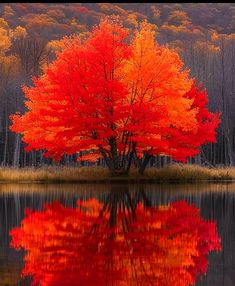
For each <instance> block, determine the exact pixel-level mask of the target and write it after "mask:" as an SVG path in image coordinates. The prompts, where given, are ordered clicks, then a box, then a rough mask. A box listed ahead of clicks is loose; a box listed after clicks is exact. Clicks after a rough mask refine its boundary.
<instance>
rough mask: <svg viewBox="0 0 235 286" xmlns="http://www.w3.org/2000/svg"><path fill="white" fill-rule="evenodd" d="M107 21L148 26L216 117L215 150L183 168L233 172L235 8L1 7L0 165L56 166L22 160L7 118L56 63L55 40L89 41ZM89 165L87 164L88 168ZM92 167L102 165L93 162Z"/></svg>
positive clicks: (160, 159) (160, 161)
mask: <svg viewBox="0 0 235 286" xmlns="http://www.w3.org/2000/svg"><path fill="white" fill-rule="evenodd" d="M106 15H117V16H119V17H120V19H121V20H122V21H123V23H124V26H125V27H127V28H129V29H134V28H135V27H136V26H138V23H139V22H141V21H143V20H147V21H148V22H149V23H151V24H152V25H153V27H154V30H155V32H156V41H157V42H158V43H159V44H164V45H165V46H166V47H170V48H172V49H175V50H176V51H177V52H178V53H179V54H180V57H181V59H182V61H183V62H184V64H185V68H188V69H189V70H190V76H191V77H195V78H196V80H197V84H199V83H200V82H202V83H201V84H202V88H206V90H207V94H208V109H209V110H210V111H212V112H220V114H221V115H220V124H219V127H218V129H217V141H216V143H209V144H206V145H203V146H202V147H201V150H200V151H201V152H200V154H199V155H197V156H195V157H194V158H189V159H188V163H196V164H201V165H206V166H218V165H219V166H221V165H225V166H234V165H235V113H234V112H233V109H234V108H235V76H234V74H235V4H232V3H196V4H193V3H192V4H189V3H183V4H177V3H174V4H173V3H168V4H163V3H162V4H152V3H115V4H114V3H82V4H80V3H64V4H53V3H50V4H49V3H1V4H0V61H1V65H0V97H1V105H0V165H1V166H3V167H4V166H14V167H25V166H42V165H47V164H49V165H50V164H55V163H54V162H52V160H51V159H49V158H45V157H43V150H39V151H31V152H26V151H25V150H24V148H25V144H24V143H23V142H22V138H21V135H20V134H16V133H14V132H12V131H10V129H9V127H10V125H11V124H12V122H11V120H10V118H9V116H10V115H11V114H14V113H15V112H20V113H22V112H24V111H25V106H24V100H25V98H24V93H23V91H22V86H23V85H26V86H32V79H33V77H38V76H40V75H41V74H42V70H43V68H45V67H46V66H48V65H49V63H51V62H52V61H53V60H54V59H55V53H56V51H58V50H60V48H61V46H60V40H61V39H62V38H63V37H64V36H67V37H70V36H71V35H74V34H80V35H81V37H84V38H87V37H88V36H89V34H90V32H91V28H92V26H93V25H96V24H99V22H100V19H101V18H102V17H104V16H106ZM81 155H83V154H77V153H75V154H73V155H64V156H63V158H62V159H61V162H60V163H61V164H64V165H75V164H76V165H78V166H79V165H84V164H85V163H84V162H83V161H81V162H77V161H76V159H77V157H79V156H81ZM170 162H172V159H171V158H170V157H166V156H155V157H153V158H152V159H151V161H150V163H149V164H150V165H151V166H164V165H165V164H168V163H170ZM86 164H87V163H86ZM95 164H98V165H103V164H104V160H103V159H99V161H98V162H97V163H95Z"/></svg>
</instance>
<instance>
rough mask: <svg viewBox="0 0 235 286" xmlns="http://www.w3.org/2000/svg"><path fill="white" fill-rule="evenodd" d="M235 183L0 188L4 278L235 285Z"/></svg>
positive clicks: (50, 285)
mask: <svg viewBox="0 0 235 286" xmlns="http://www.w3.org/2000/svg"><path fill="white" fill-rule="evenodd" d="M234 202H235V184H220V185H217V184H208V185H206V184H205V185H204V184H200V185H192V184H190V185H181V184H171V185H160V184H140V185H135V184H132V185H125V184H120V185H109V184H104V185H102V184H99V185H90V184H84V185H78V184H68V185H65V184H55V185H53V184H50V185H47V184H15V185H14V184H1V185H0V220H1V221H0V285H4V286H6V285H24V286H27V285H32V283H33V282H34V283H35V285H41V286H64V285H68V286H73V285H82V286H83V285H84V286H85V285H86V286H87V285H88V286H93V285H97V286H99V285H103V286H106V285H107V286H111V285H112V286H124V285H131V286H132V285H133V286H134V285H143V286H145V285H146V286H147V285H160V286H178V285H179V286H182V285H185V286H187V285H197V286H199V285H205V286H217V285H218V286H235V206H234Z"/></svg>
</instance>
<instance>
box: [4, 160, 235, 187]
mask: <svg viewBox="0 0 235 286" xmlns="http://www.w3.org/2000/svg"><path fill="white" fill-rule="evenodd" d="M224 180H229V181H232V180H235V168H232V167H231V168H230V167H228V168H217V169H211V168H207V167H202V166H198V165H188V164H187V165H184V164H174V165H169V166H166V167H164V168H147V169H146V170H145V173H144V175H140V174H138V172H137V170H136V169H131V170H130V173H129V175H128V176H126V177H112V176H111V174H110V172H109V171H108V169H106V168H103V167H80V168H79V167H53V166H49V167H42V168H20V169H16V168H0V182H46V183H54V182H81V183H85V182H88V183H91V182H110V181H111V182H126V181H130V182H132V181H143V182H144V181H146V182H151V181H154V182H195V181H224Z"/></svg>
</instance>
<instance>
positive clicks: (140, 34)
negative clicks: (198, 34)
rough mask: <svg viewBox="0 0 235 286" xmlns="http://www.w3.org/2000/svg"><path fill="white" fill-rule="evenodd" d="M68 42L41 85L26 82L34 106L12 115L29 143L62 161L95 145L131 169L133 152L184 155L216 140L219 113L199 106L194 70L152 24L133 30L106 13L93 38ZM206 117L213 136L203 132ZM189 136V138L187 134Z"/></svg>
mask: <svg viewBox="0 0 235 286" xmlns="http://www.w3.org/2000/svg"><path fill="white" fill-rule="evenodd" d="M62 46H64V49H63V50H62V51H61V52H59V53H57V59H56V60H55V61H54V62H53V63H52V64H51V65H50V66H49V67H48V68H47V69H46V70H45V72H44V75H42V76H41V77H40V78H38V79H34V85H35V86H34V87H25V88H24V92H25V95H26V98H27V101H26V106H27V108H28V112H26V113H25V115H23V116H20V115H18V114H16V115H14V116H12V120H13V126H12V127H11V130H13V131H15V132H20V133H22V134H23V140H24V142H26V143H27V144H28V147H27V150H32V149H38V148H42V149H44V150H46V153H45V155H46V156H52V157H53V158H54V159H56V160H59V159H60V158H61V156H62V155H63V154H65V153H67V154H73V153H76V152H80V151H81V150H87V151H89V150H93V151H94V153H95V154H97V153H98V152H99V153H100V155H102V156H103V157H104V158H105V160H106V163H107V165H108V166H109V168H110V169H120V168H124V169H125V168H126V167H124V165H123V164H125V163H126V162H127V159H128V160H129V161H131V158H132V157H133V154H136V156H137V157H139V158H142V157H143V156H144V155H145V154H149V155H158V154H166V155H170V156H172V157H173V159H178V160H181V161H185V160H186V159H187V157H189V156H192V155H195V154H197V153H198V152H199V147H200V145H201V144H203V143H205V142H210V141H214V140H215V129H216V127H217V125H218V115H213V114H212V113H206V112H202V113H200V110H207V109H206V104H207V101H206V100H204V99H203V101H202V102H198V100H196V98H199V97H198V93H200V91H199V90H198V88H197V87H195V82H194V81H193V79H190V78H189V71H188V70H184V69H183V62H182V61H181V59H180V57H179V55H178V54H177V53H176V52H175V51H172V50H170V49H168V48H166V47H164V46H160V45H158V44H157V43H156V42H155V34H154V31H153V28H152V26H151V25H150V24H148V23H146V22H143V23H142V24H141V25H139V27H138V28H137V29H136V31H135V33H134V35H133V36H132V35H131V34H130V32H129V30H127V29H125V28H123V27H122V25H121V24H120V23H119V22H118V21H117V20H115V19H114V20H110V19H109V18H106V19H104V20H102V21H101V23H100V25H99V26H98V27H95V28H94V29H93V31H92V33H91V34H90V35H89V37H88V38H87V39H86V40H81V38H80V37H73V38H70V39H67V40H65V41H64V42H63V45H62ZM189 92H190V97H189V96H188V93H189ZM204 96H205V97H206V94H204ZM200 98H201V97H200ZM195 101H197V104H196V105H195ZM199 113H200V114H201V115H200V116H201V117H200V116H199ZM199 118H200V119H199ZM205 121H206V122H207V128H210V132H208V134H210V135H207V133H203V136H198V134H199V133H198V130H200V129H201V125H202V124H203V123H204V122H205ZM195 135H196V136H195ZM177 136H178V139H177ZM186 136H187V138H188V139H187V140H188V141H187V142H188V143H189V142H190V144H188V143H187V144H186V143H184V142H183V141H182V140H181V139H182V138H186ZM190 136H191V137H190ZM190 138H193V140H190ZM57 142H58V143H57ZM176 142H177V144H178V145H177V144H176ZM182 145H183V147H182ZM123 162H124V163H123Z"/></svg>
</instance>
